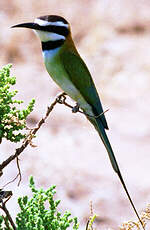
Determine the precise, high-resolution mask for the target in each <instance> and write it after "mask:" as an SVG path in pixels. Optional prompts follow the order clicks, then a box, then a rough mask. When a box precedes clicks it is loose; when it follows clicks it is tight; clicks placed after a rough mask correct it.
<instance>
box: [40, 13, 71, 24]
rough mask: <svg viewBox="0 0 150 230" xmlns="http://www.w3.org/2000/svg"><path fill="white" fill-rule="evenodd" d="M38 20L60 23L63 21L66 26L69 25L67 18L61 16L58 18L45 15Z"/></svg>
mask: <svg viewBox="0 0 150 230" xmlns="http://www.w3.org/2000/svg"><path fill="white" fill-rule="evenodd" d="M38 19H41V20H45V21H47V22H58V21H61V22H63V23H64V24H68V22H67V21H66V19H65V18H63V17H61V16H58V15H45V16H41V17H38Z"/></svg>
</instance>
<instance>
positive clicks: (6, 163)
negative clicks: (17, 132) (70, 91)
mask: <svg viewBox="0 0 150 230" xmlns="http://www.w3.org/2000/svg"><path fill="white" fill-rule="evenodd" d="M63 96H64V93H61V94H60V95H59V96H58V97H57V98H56V99H55V100H54V102H53V103H52V104H51V105H50V107H48V108H47V111H46V114H45V116H44V117H43V118H42V119H41V120H40V121H39V123H38V124H37V127H35V128H34V129H32V130H30V132H29V134H28V136H27V137H26V138H25V140H24V142H23V144H22V145H21V147H19V148H17V149H16V151H15V153H14V154H12V155H11V156H10V157H8V158H7V159H6V160H5V161H3V162H2V164H0V172H1V173H0V176H1V175H2V170H3V169H4V168H5V167H6V166H7V165H8V164H9V163H10V162H11V161H13V160H14V159H15V158H18V156H19V155H20V154H21V153H22V152H23V151H24V149H25V148H26V147H27V146H28V145H29V144H30V143H31V140H32V139H33V137H34V136H35V134H36V133H37V131H38V130H39V129H40V127H41V126H42V125H43V124H44V123H45V121H46V119H47V118H48V116H49V114H50V113H51V111H52V110H53V109H54V107H55V105H56V104H57V103H60V101H61V97H63Z"/></svg>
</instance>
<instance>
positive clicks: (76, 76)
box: [60, 50, 108, 129]
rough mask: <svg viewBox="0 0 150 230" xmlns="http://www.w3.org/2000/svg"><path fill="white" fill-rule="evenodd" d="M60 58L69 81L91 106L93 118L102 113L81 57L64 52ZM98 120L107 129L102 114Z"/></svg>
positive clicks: (95, 91) (89, 75) (90, 78)
mask: <svg viewBox="0 0 150 230" xmlns="http://www.w3.org/2000/svg"><path fill="white" fill-rule="evenodd" d="M60 58H61V62H62V63H63V65H64V68H65V70H66V72H67V73H68V75H69V78H70V80H71V81H72V82H73V84H74V85H75V86H76V88H77V89H78V90H79V92H80V93H81V94H82V96H83V98H84V99H85V100H86V101H87V103H88V104H89V105H91V107H92V109H93V112H94V114H95V116H98V115H99V114H101V113H103V108H102V104H101V102H100V99H99V96H98V93H97V90H96V87H95V85H94V82H93V80H92V77H91V74H90V72H89V70H88V68H87V66H86V65H85V63H84V62H83V60H82V59H81V57H80V56H78V55H76V54H74V53H73V52H70V51H66V50H64V51H63V52H62V53H61V55H60ZM85 112H86V111H85ZM100 119H101V121H102V124H103V126H104V128H106V129H108V126H107V122H106V119H105V116H104V114H103V115H102V116H100Z"/></svg>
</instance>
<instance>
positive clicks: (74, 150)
mask: <svg viewBox="0 0 150 230" xmlns="http://www.w3.org/2000/svg"><path fill="white" fill-rule="evenodd" d="M47 14H58V15H62V16H64V17H65V18H66V19H67V20H68V21H69V22H70V23H71V26H72V33H73V37H74V40H75V43H76V45H77V47H78V50H79V52H80V54H81V56H82V57H83V58H84V60H85V62H86V63H87V65H88V67H89V69H90V71H91V74H92V76H93V78H94V81H95V83H96V85H97V89H98V91H99V93H100V96H101V100H102V102H103V106H104V109H109V112H107V113H106V117H107V120H108V124H109V128H110V130H109V131H108V136H109V138H110V142H111V143H112V146H113V149H114V152H115V154H116V157H117V159H118V162H119V165H120V168H121V171H122V174H123V176H124V179H125V181H126V184H127V187H128V189H129V191H130V194H131V196H132V198H133V200H134V203H135V205H136V208H137V210H138V211H139V212H140V213H141V212H142V210H144V209H145V207H146V205H147V204H148V203H149V201H150V108H149V103H150V26H149V25H150V1H149V0H141V1H138V0H132V1H129V0H109V1H108V0H76V1H73V0H62V1H59V0H51V1H50V0H47V1H45V0H38V1H37V0H30V1H29V0H26V1H25V3H23V1H19V0H13V1H10V0H0V22H1V33H0V50H1V52H0V66H3V65H5V64H7V63H12V64H13V68H12V74H13V75H16V76H17V85H16V87H15V88H17V89H18V90H19V93H18V97H19V98H20V99H23V100H24V101H25V104H27V103H28V102H29V101H30V100H31V98H35V99H36V106H35V110H34V112H33V113H32V114H31V115H30V118H29V119H28V125H29V126H31V127H33V126H35V125H36V123H37V122H38V121H39V119H40V118H41V117H42V116H43V114H44V113H45V111H46V108H47V106H48V105H50V103H51V102H52V100H53V99H54V97H55V96H56V95H57V93H59V92H60V89H59V88H58V87H57V86H56V85H55V83H53V82H52V80H51V79H50V77H49V76H48V74H47V72H46V71H45V67H44V65H43V60H42V55H41V47H40V41H39V39H38V38H37V37H36V36H35V34H34V33H33V32H32V31H31V30H27V29H10V26H12V25H14V24H18V23H22V22H30V21H33V20H34V18H35V17H37V16H41V15H47ZM34 144H36V145H37V147H36V148H31V147H28V148H27V149H26V150H25V151H24V153H23V154H22V155H21V157H20V166H21V170H22V177H23V178H22V182H21V185H20V187H19V188H18V187H17V182H14V183H13V184H11V185H9V186H7V189H8V190H9V189H10V190H12V191H13V193H14V196H13V198H12V199H11V201H9V204H8V206H9V209H10V211H11V212H12V214H13V216H14V215H15V212H16V211H17V210H14V206H15V202H16V198H17V196H18V195H23V194H30V191H29V189H28V187H27V185H28V177H29V175H31V174H32V175H33V176H34V179H35V181H36V184H37V186H43V187H44V188H48V187H49V186H50V185H52V184H56V185H57V196H58V197H59V198H60V199H61V200H62V202H61V209H62V210H66V209H69V210H71V211H72V214H73V215H74V216H78V218H79V221H80V223H81V226H80V228H82V229H85V224H86V221H87V218H88V217H89V215H90V201H92V202H93V210H94V212H95V213H97V215H98V216H99V217H98V218H97V220H96V227H97V229H108V228H109V229H110V228H113V229H118V226H119V225H121V223H122V222H123V221H125V220H130V219H132V220H136V217H135V214H134V212H133V210H132V208H131V206H130V204H129V202H128V200H127V196H126V194H125V192H124V191H123V188H122V186H121V184H120V182H119V180H118V177H117V175H116V174H115V173H114V172H113V170H112V168H111V165H110V162H109V160H108V157H107V153H106V150H105V148H104V147H103V144H102V142H101V140H100V139H99V136H98V135H97V133H96V131H95V130H94V128H93V127H92V126H91V125H90V124H89V123H88V121H86V119H85V118H84V117H83V116H82V115H80V114H72V113H71V111H70V110H69V109H67V108H65V107H64V106H62V105H57V106H56V108H55V109H54V110H53V112H52V113H51V116H50V117H49V119H48V121H47V123H46V124H45V125H44V126H43V127H42V128H41V130H40V131H39V133H38V134H37V138H36V139H35V140H34ZM17 146H20V145H19V144H18V145H17ZM15 148H16V145H12V144H10V143H8V142H6V141H3V143H2V144H1V162H2V161H3V160H4V159H6V158H7V157H8V156H9V155H10V154H12V153H14V151H15ZM16 174H17V168H16V163H15V162H13V163H11V164H10V166H9V167H7V168H6V169H5V170H4V176H3V177H2V179H1V186H2V185H4V184H5V183H6V182H8V181H9V180H11V179H13V178H14V177H15V176H16ZM0 212H1V211H0Z"/></svg>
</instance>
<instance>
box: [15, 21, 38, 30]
mask: <svg viewBox="0 0 150 230" xmlns="http://www.w3.org/2000/svg"><path fill="white" fill-rule="evenodd" d="M16 27H21V28H28V29H33V30H40V26H39V25H38V24H36V23H33V22H28V23H22V24H17V25H14V26H11V28H16Z"/></svg>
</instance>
